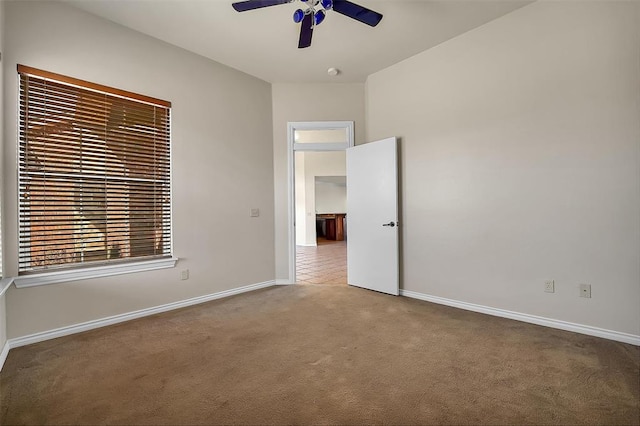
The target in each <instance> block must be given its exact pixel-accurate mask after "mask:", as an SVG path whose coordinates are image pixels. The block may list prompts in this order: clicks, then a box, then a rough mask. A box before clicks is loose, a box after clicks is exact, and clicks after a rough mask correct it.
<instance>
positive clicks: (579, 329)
mask: <svg viewBox="0 0 640 426" xmlns="http://www.w3.org/2000/svg"><path fill="white" fill-rule="evenodd" d="M400 295H401V296H406V297H411V298H413V299H420V300H424V301H427V302H432V303H437V304H439V305H447V306H452V307H454V308H460V309H465V310H467V311H473V312H480V313H483V314H487V315H493V316H496V317H502V318H509V319H513V320H517V321H523V322H528V323H531V324H536V325H542V326H545V327H551V328H558V329H560V330H566V331H572V332H574V333H580V334H587V335H589V336H596V337H602V338H604V339H609V340H615V341H618V342H623V343H629V344H632V345H636V346H640V336H638V335H635V334H630V333H622V332H619V331H613V330H606V329H604V328H598V327H592V326H589V325H583V324H576V323H572V322H567V321H561V320H556V319H552V318H545V317H539V316H536V315H529V314H523V313H520V312H514V311H507V310H505V309H498V308H492V307H490V306H484V305H476V304H474V303H467V302H461V301H458V300H453V299H446V298H444V297H438V296H430V295H428V294H423V293H418V292H416V291H410V290H400Z"/></svg>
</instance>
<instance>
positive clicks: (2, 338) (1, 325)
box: [0, 1, 7, 351]
mask: <svg viewBox="0 0 640 426" xmlns="http://www.w3.org/2000/svg"><path fill="white" fill-rule="evenodd" d="M0 53H2V56H3V58H2V59H3V61H2V62H0V165H1V164H2V157H3V155H2V151H3V150H2V146H3V141H4V135H3V133H2V130H1V129H4V109H3V103H4V102H3V100H4V97H3V76H4V74H3V66H2V63H3V62H4V2H2V1H0ZM2 183H3V178H2V173H0V267H1V266H2V265H3V262H2V256H3V253H2V246H3V240H4V229H3V224H4V216H3V215H4V206H3V203H2V202H3V200H4V197H3V195H4V194H3V193H2ZM0 277H2V274H0ZM0 291H2V287H0ZM5 300H6V296H5V295H2V296H0V351H1V350H2V348H3V347H4V344H5V342H6V341H7V313H6V309H5V303H6V302H5Z"/></svg>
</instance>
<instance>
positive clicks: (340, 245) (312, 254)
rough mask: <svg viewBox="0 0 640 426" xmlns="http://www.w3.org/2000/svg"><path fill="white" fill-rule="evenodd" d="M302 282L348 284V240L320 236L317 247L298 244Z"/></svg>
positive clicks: (298, 277) (299, 270)
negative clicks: (326, 238)
mask: <svg viewBox="0 0 640 426" xmlns="http://www.w3.org/2000/svg"><path fill="white" fill-rule="evenodd" d="M296 278H297V281H298V283H300V284H324V285H347V242H346V241H331V240H325V239H324V238H318V245H317V246H316V247H303V246H296Z"/></svg>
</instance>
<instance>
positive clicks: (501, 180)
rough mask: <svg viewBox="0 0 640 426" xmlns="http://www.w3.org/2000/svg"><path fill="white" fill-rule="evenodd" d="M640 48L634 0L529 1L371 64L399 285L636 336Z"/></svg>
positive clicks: (373, 119)
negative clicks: (398, 227)
mask: <svg viewBox="0 0 640 426" xmlns="http://www.w3.org/2000/svg"><path fill="white" fill-rule="evenodd" d="M639 55H640V3H638V2H610V1H603V2H535V3H533V4H531V5H528V6H525V7H524V8H522V9H519V10H516V11H515V12H512V13H510V14H508V15H506V16H504V17H502V18H499V19H497V20H495V21H492V22H490V23H488V24H486V25H484V26H482V27H480V28H477V29H475V30H472V31H469V32H467V33H465V34H463V35H461V36H459V37H457V38H455V39H452V40H450V41H447V42H445V43H443V44H441V45H439V46H437V47H435V48H433V49H431V50H428V51H425V52H423V53H421V54H418V55H416V56H414V57H412V58H410V59H407V60H405V61H403V62H401V63H398V64H396V65H394V66H392V67H389V68H387V69H385V70H382V71H380V72H378V73H376V74H373V75H371V76H370V77H369V79H368V81H367V121H366V123H367V130H368V135H369V137H371V138H372V139H379V138H383V137H388V136H399V137H400V138H401V142H400V150H401V156H400V158H401V170H402V171H401V181H402V210H403V216H402V220H401V223H402V235H403V241H404V244H403V255H404V264H403V268H402V271H403V277H404V282H403V288H404V289H406V290H411V291H415V292H420V293H423V294H427V295H432V296H439V297H442V298H448V299H452V300H456V301H464V302H469V303H474V304H479V305H484V306H490V307H495V308H501V309H506V310H510V311H515V312H520V313H526V314H532V315H538V316H542V317H546V318H553V319H557V320H563V321H568V322H573V323H577V324H582V325H588V326H593V327H599V328H603V329H606V330H613V331H617V332H621V333H630V334H632V335H635V336H638V335H640V262H638V259H640V152H639V151H640V105H639V100H640V58H639ZM548 279H554V280H555V287H556V291H555V293H545V292H544V281H545V280H548ZM580 283H587V284H591V286H592V298H590V299H588V298H581V297H579V289H578V285H579V284H580Z"/></svg>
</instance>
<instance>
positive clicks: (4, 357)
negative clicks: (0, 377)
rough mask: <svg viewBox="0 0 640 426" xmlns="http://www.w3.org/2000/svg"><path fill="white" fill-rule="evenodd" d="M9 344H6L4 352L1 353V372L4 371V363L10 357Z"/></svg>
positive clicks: (3, 348)
mask: <svg viewBox="0 0 640 426" xmlns="http://www.w3.org/2000/svg"><path fill="white" fill-rule="evenodd" d="M9 349H10V348H9V342H4V345H3V346H2V352H0V371H2V367H4V362H5V361H6V359H7V355H9Z"/></svg>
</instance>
